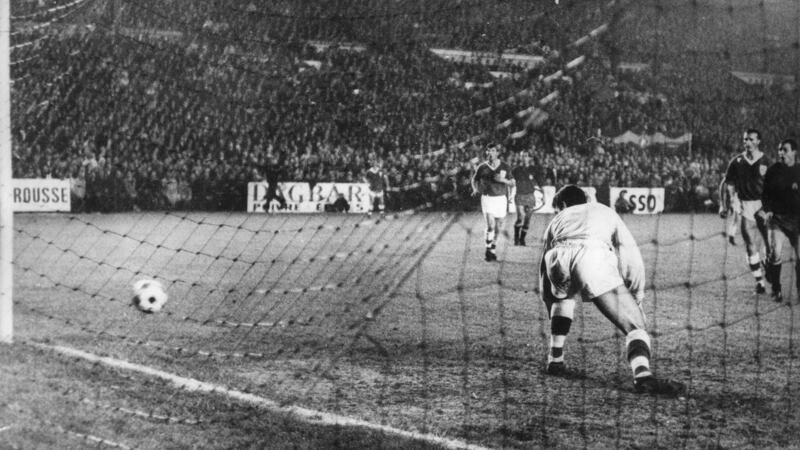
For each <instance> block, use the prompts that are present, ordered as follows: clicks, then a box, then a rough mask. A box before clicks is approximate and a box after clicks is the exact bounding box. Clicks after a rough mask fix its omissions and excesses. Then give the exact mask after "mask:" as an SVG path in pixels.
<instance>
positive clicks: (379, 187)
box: [364, 159, 389, 216]
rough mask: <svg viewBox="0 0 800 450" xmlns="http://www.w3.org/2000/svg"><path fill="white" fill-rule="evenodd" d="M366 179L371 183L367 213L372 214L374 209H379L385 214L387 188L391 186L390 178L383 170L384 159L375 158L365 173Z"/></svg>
mask: <svg viewBox="0 0 800 450" xmlns="http://www.w3.org/2000/svg"><path fill="white" fill-rule="evenodd" d="M364 179H365V180H366V182H367V184H368V185H369V211H367V215H371V214H372V212H373V211H375V210H378V212H379V213H380V214H381V216H383V215H384V213H385V210H386V199H385V195H386V188H387V187H388V186H389V178H388V177H387V176H386V173H385V172H384V171H383V161H381V160H380V159H375V160H373V161H372V164H371V165H370V168H369V169H368V170H367V173H366V174H365V175H364Z"/></svg>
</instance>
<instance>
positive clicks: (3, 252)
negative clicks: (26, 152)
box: [0, 0, 14, 343]
mask: <svg viewBox="0 0 800 450" xmlns="http://www.w3.org/2000/svg"><path fill="white" fill-rule="evenodd" d="M10 32H11V8H10V0H0V342H5V343H10V342H11V341H12V339H13V335H14V333H13V328H14V325H13V324H14V321H13V306H12V305H13V303H12V302H13V268H12V265H11V260H12V259H13V257H14V252H13V248H12V241H13V239H14V226H13V225H14V212H13V205H12V186H11V179H12V173H11V72H10V64H9V62H10V55H9V53H10V45H9V39H10V34H11V33H10Z"/></svg>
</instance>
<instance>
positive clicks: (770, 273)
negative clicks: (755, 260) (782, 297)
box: [766, 263, 781, 292]
mask: <svg viewBox="0 0 800 450" xmlns="http://www.w3.org/2000/svg"><path fill="white" fill-rule="evenodd" d="M766 270H767V273H766V278H767V281H768V282H769V284H771V285H772V292H779V291H780V290H781V263H777V264H776V263H769V264H767V267H766Z"/></svg>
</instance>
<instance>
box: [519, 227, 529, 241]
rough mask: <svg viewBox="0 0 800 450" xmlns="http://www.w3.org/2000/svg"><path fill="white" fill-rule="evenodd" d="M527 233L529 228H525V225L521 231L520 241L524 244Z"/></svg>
mask: <svg viewBox="0 0 800 450" xmlns="http://www.w3.org/2000/svg"><path fill="white" fill-rule="evenodd" d="M527 234H528V229H527V228H524V227H523V228H522V229H521V230H520V231H519V242H520V244H522V245H525V236H526V235H527Z"/></svg>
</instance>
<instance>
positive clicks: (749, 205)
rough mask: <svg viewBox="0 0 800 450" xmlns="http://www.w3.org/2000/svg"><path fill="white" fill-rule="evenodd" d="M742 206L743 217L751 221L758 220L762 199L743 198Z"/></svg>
mask: <svg viewBox="0 0 800 450" xmlns="http://www.w3.org/2000/svg"><path fill="white" fill-rule="evenodd" d="M739 203H740V204H741V205H742V206H741V208H742V209H741V214H742V218H744V219H747V220H749V221H751V222H755V221H756V213H757V212H758V210H759V209H761V200H742V201H741V202H739Z"/></svg>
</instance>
